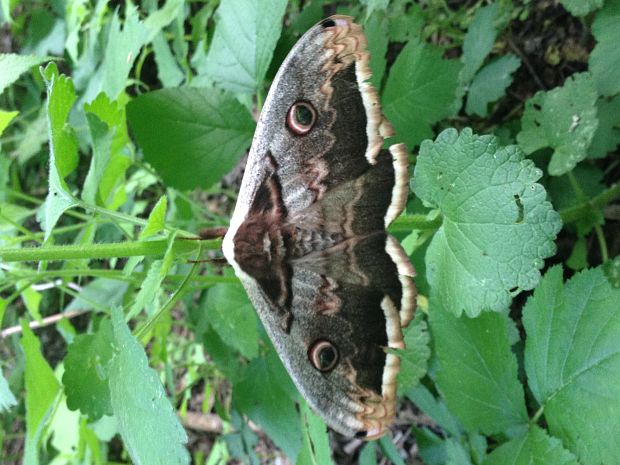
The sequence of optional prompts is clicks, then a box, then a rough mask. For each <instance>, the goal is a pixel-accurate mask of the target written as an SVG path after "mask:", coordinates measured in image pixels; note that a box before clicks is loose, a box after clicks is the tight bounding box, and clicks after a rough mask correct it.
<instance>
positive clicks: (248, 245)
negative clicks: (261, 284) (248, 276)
mask: <svg viewBox="0 0 620 465" xmlns="http://www.w3.org/2000/svg"><path fill="white" fill-rule="evenodd" d="M267 218H268V217H265V216H257V217H256V218H254V219H248V221H245V222H244V223H243V224H242V225H241V226H240V227H239V229H238V230H237V234H236V235H235V239H234V244H235V260H236V261H237V263H239V264H240V265H241V267H242V268H243V269H245V270H246V271H250V270H257V271H260V270H264V269H265V268H266V267H269V266H271V265H272V264H273V263H274V262H280V261H281V260H282V258H283V257H284V256H285V254H286V251H285V250H284V241H283V239H282V232H281V226H280V225H279V224H276V223H274V222H270V221H268V220H267Z"/></svg>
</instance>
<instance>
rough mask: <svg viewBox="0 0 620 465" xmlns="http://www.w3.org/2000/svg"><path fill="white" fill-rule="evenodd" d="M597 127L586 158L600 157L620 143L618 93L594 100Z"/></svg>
mask: <svg viewBox="0 0 620 465" xmlns="http://www.w3.org/2000/svg"><path fill="white" fill-rule="evenodd" d="M596 117H597V119H598V128H596V132H595V133H594V138H593V139H592V143H591V144H590V147H589V148H588V158H602V157H604V156H606V155H607V154H608V153H609V152H611V151H612V150H615V148H616V147H617V146H618V144H620V95H617V96H616V97H614V98H613V99H609V100H606V99H599V100H598V101H597V102H596Z"/></svg>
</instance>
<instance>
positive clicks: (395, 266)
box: [223, 16, 415, 438]
mask: <svg viewBox="0 0 620 465" xmlns="http://www.w3.org/2000/svg"><path fill="white" fill-rule="evenodd" d="M366 46H367V40H366V37H365V36H364V33H363V31H362V28H361V27H360V26H359V25H357V24H355V23H353V22H352V19H351V18H349V17H346V16H332V17H330V18H328V19H326V20H323V21H322V22H320V23H319V24H317V25H316V26H314V27H313V28H312V29H310V30H309V31H308V32H307V33H306V34H304V36H303V37H302V38H301V39H300V40H299V42H298V43H297V44H296V45H295V47H294V48H293V49H292V50H291V52H290V53H289V55H288V57H287V58H286V59H285V61H284V63H283V64H282V66H281V68H280V70H279V71H278V73H277V75H276V77H275V80H274V82H273V84H272V86H271V89H270V91H269V95H268V96H267V98H266V100H265V104H264V107H263V110H262V113H261V115H260V118H259V121H258V126H257V128H256V133H255V135H254V139H253V142H252V148H251V150H250V154H249V158H248V162H247V167H246V171H245V174H244V177H243V181H242V184H241V190H240V193H239V197H238V201H237V205H236V207H235V211H234V214H233V217H232V219H231V224H230V228H229V230H228V232H227V234H226V236H225V238H224V245H223V250H224V254H225V256H226V259H227V260H228V261H229V262H230V264H231V265H232V266H233V267H234V269H235V272H236V274H237V276H238V277H239V279H240V280H241V282H242V283H243V285H244V287H245V289H246V291H247V293H248V296H249V298H250V300H251V301H252V303H253V305H254V307H255V308H256V310H257V312H258V314H259V316H260V319H261V321H262V322H263V325H264V326H265V329H266V330H267V333H268V334H269V336H270V338H271V340H272V341H273V344H274V346H275V348H276V350H277V351H278V354H279V355H280V358H281V359H282V362H283V363H284V365H285V366H286V368H287V369H288V372H289V373H290V375H291V377H292V379H293V381H294V382H295V384H296V385H297V387H298V388H299V391H300V392H301V393H302V394H303V396H304V397H305V398H306V399H307V401H308V402H309V404H310V405H311V406H312V407H313V408H314V409H315V410H316V411H317V412H318V413H319V414H320V415H321V416H322V417H323V418H324V419H325V421H326V422H327V424H328V425H330V426H331V427H332V428H334V429H335V430H337V431H339V432H341V433H343V434H346V435H351V436H352V435H357V436H359V437H365V438H374V437H378V436H380V435H382V434H383V433H384V432H385V431H386V429H387V427H388V426H389V424H390V423H391V421H392V419H393V417H394V414H395V409H396V375H397V373H398V370H399V359H398V357H397V356H396V355H394V354H392V353H388V352H387V351H386V349H387V348H403V347H404V343H403V335H402V328H403V327H404V326H406V325H407V324H408V323H409V321H410V320H411V318H412V316H413V312H414V309H415V287H414V285H413V282H412V280H411V277H412V276H413V267H412V266H411V264H410V262H409V260H408V258H407V256H406V254H405V252H404V251H403V249H402V248H401V246H400V244H399V243H398V242H397V241H396V240H395V239H394V238H393V237H392V236H390V235H389V234H388V233H386V230H385V229H386V227H387V226H388V225H389V224H390V223H391V222H392V221H393V220H394V218H396V216H398V215H399V214H400V212H401V211H402V209H403V207H404V206H405V202H406V200H407V193H408V191H407V183H408V167H407V151H406V148H405V146H404V145H402V144H395V145H392V146H390V147H389V148H384V147H383V146H384V139H385V138H386V137H390V136H392V135H393V130H392V127H391V125H390V123H389V122H388V121H387V120H386V119H385V117H384V116H383V114H382V112H381V107H380V105H379V98H378V95H377V92H376V90H375V89H374V88H373V86H372V85H371V84H370V83H369V82H368V79H369V78H370V69H369V66H368V62H369V58H370V56H369V53H368V52H367V50H366Z"/></svg>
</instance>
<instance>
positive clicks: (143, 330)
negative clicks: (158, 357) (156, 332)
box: [135, 241, 203, 344]
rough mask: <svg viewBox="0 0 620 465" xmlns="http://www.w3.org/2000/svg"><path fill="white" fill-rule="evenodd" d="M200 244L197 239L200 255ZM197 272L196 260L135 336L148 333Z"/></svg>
mask: <svg viewBox="0 0 620 465" xmlns="http://www.w3.org/2000/svg"><path fill="white" fill-rule="evenodd" d="M202 245H203V244H202V241H198V256H200V254H201V252H202ZM197 272H198V262H196V263H194V265H193V266H192V269H191V270H190V271H189V273H187V276H185V279H184V280H183V282H182V283H181V284H180V285H179V288H178V289H177V290H176V291H175V293H174V294H172V296H171V297H170V299H169V300H168V302H166V303H165V304H164V305H163V306H162V307H161V308H160V309H159V310H158V311H157V312H155V314H154V315H153V316H152V317H151V318H149V319H148V320H147V322H146V323H145V324H144V326H142V327H141V328H139V329H138V330H137V331H136V332H135V335H136V338H138V339H140V340H142V339H145V338H146V335H147V334H148V333H149V331H150V329H151V328H152V327H153V325H154V324H155V323H156V322H157V320H158V319H159V318H160V317H161V316H162V315H163V314H164V313H166V312H169V311H170V310H171V309H172V307H174V304H176V303H177V301H178V300H179V299H180V298H181V297H183V294H184V291H185V289H186V288H187V287H188V286H189V283H190V282H192V280H193V279H194V277H195V276H196V273H197ZM142 342H143V343H144V344H146V341H144V340H143V341H142Z"/></svg>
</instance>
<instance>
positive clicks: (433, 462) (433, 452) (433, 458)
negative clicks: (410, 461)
mask: <svg viewBox="0 0 620 465" xmlns="http://www.w3.org/2000/svg"><path fill="white" fill-rule="evenodd" d="M411 430H412V432H413V435H414V437H415V442H416V445H417V446H418V450H419V452H418V453H419V455H420V458H421V459H422V460H423V461H424V462H423V463H424V464H425V465H445V463H446V445H447V441H445V440H444V439H443V438H441V437H439V436H438V435H437V434H435V433H434V432H433V431H431V430H430V429H427V428H418V427H416V426H413V427H412V428H411Z"/></svg>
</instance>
